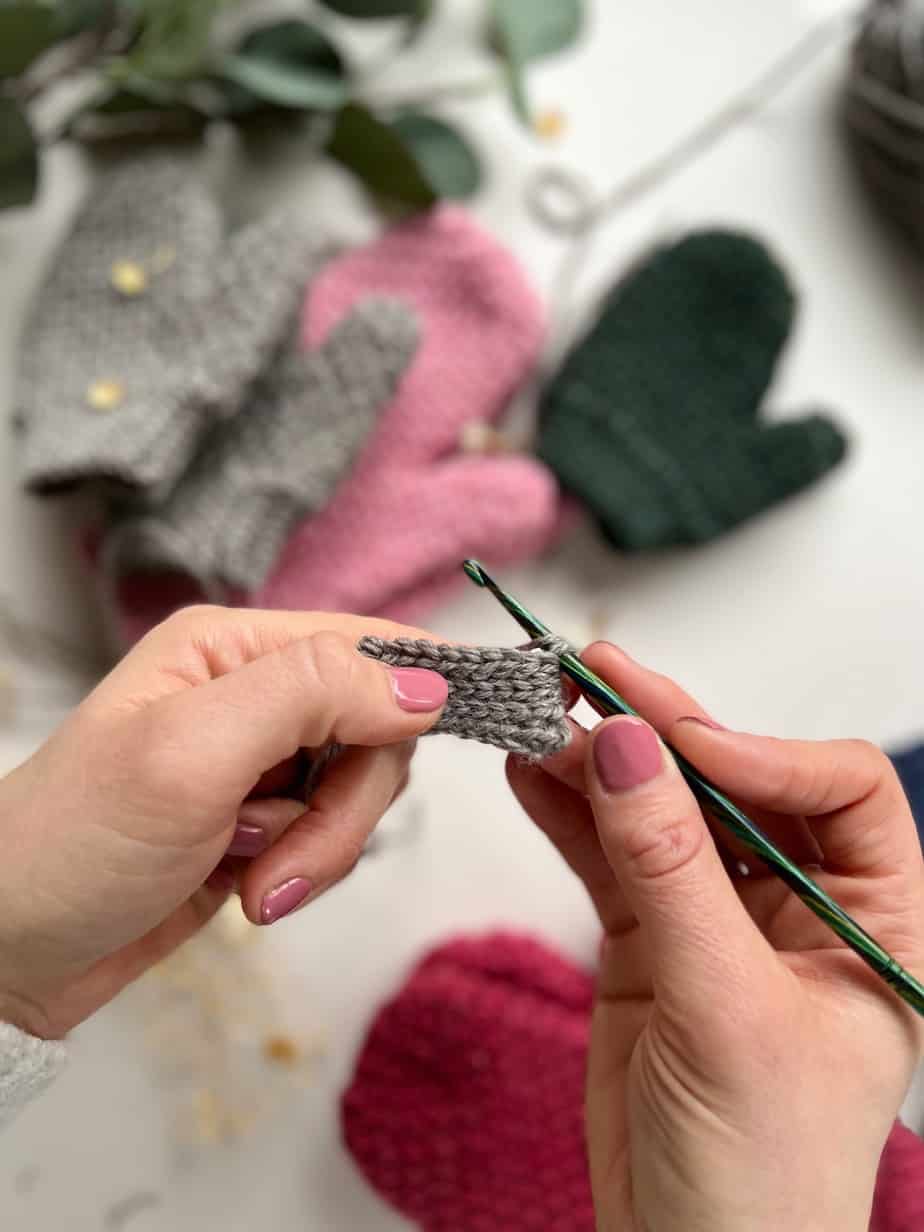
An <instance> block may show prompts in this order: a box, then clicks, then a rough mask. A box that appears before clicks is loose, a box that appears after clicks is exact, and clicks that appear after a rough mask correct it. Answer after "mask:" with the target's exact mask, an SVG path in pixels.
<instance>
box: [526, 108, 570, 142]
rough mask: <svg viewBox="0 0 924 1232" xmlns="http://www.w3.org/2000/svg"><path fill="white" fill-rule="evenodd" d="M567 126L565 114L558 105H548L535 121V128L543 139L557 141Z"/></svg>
mask: <svg viewBox="0 0 924 1232" xmlns="http://www.w3.org/2000/svg"><path fill="white" fill-rule="evenodd" d="M567 127H568V121H567V120H566V119H565V114H564V112H563V111H561V110H559V108H558V107H547V108H546V110H545V111H540V112H539V114H538V115H537V116H536V118H535V120H534V121H533V128H534V129H535V131H536V134H537V136H539V137H541V138H542V139H543V141H557V140H558V138H559V137H560V136H561V135H562V133H563V132H564V131H565V129H566V128H567Z"/></svg>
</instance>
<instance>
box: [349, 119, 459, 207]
mask: <svg viewBox="0 0 924 1232" xmlns="http://www.w3.org/2000/svg"><path fill="white" fill-rule="evenodd" d="M328 151H329V153H330V154H331V155H332V157H334V158H336V159H337V161H338V162H340V163H342V164H343V165H344V166H345V167H348V168H349V169H350V170H351V171H352V172H353V173H354V174H355V175H357V176H358V177H359V178H360V179H361V180H362V181H363V183H364V184H365V185H366V187H367V188H368V189H369V191H370V192H371V193H372V194H373V196H376V197H379V198H381V199H382V200H383V201H386V202H390V203H394V204H398V205H403V206H410V207H412V208H415V209H426V208H427V207H428V206H431V205H433V204H434V203H435V202H436V200H437V199H438V194H437V192H436V191H435V190H434V188H433V185H432V184H431V183H430V181H429V180H428V179H427V177H426V175H425V174H424V172H423V171H422V170H421V167H420V165H419V163H418V161H417V159H416V158H415V157H414V155H413V153H412V152H411V150H410V149H409V147H408V146H407V144H406V143H405V142H404V141H403V140H402V138H401V137H400V136H399V134H398V133H397V132H396V131H395V129H394V128H393V127H392V126H391V125H388V124H385V123H383V122H382V121H381V120H379V119H378V118H377V117H376V116H374V115H373V114H372V112H371V111H369V109H368V108H367V107H363V106H362V105H361V104H359V103H349V104H348V105H347V106H346V107H344V108H343V110H342V111H341V112H340V114H339V115H338V116H337V123H336V125H335V126H334V131H333V133H332V135H331V139H330V142H329V143H328Z"/></svg>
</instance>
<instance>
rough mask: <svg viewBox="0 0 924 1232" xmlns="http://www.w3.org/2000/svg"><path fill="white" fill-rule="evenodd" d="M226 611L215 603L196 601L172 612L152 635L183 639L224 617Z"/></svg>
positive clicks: (171, 639)
mask: <svg viewBox="0 0 924 1232" xmlns="http://www.w3.org/2000/svg"><path fill="white" fill-rule="evenodd" d="M225 611H226V609H225V608H223V607H219V606H218V605H217V604H214V603H194V604H192V605H191V606H189V607H183V608H180V610H179V611H177V612H172V613H171V614H170V615H169V616H167V617H166V619H164V620H162V621H161V622H160V624H159V625H156V626H155V628H154V629H152V630H151V634H150V636H151V637H157V638H165V639H169V640H170V641H173V640H176V639H179V640H183V639H184V638H188V637H189V636H190V634H195V633H201V632H202V630H203V629H207V628H209V627H210V626H212V625H214V624H215V623H216V622H218V621H219V620H221V619H222V618H223V616H224V614H225Z"/></svg>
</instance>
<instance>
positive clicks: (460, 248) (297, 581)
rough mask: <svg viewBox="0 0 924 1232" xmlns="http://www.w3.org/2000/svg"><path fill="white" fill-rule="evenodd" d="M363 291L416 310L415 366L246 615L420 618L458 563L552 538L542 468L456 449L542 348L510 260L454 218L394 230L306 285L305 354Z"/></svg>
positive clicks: (461, 216) (555, 506)
mask: <svg viewBox="0 0 924 1232" xmlns="http://www.w3.org/2000/svg"><path fill="white" fill-rule="evenodd" d="M369 294H375V295H387V296H394V297H396V298H398V299H400V300H403V301H404V302H406V303H407V304H408V305H409V306H410V307H411V308H412V309H413V311H414V312H415V314H416V316H417V319H418V321H419V324H420V344H419V346H418V350H417V354H416V356H415V358H414V362H413V363H412V365H411V367H410V368H409V370H408V372H407V374H406V376H405V379H404V381H403V382H402V384H401V388H400V390H399V391H398V395H397V397H396V398H395V399H394V400H393V401H392V403H391V405H390V406H389V407H388V408H387V409H386V410H385V412H384V414H383V416H382V417H381V418H380V419H379V421H378V424H377V426H376V428H375V430H374V432H373V434H372V436H371V437H370V440H369V442H368V443H367V445H366V448H365V449H364V451H363V453H362V455H361V457H360V459H359V461H358V463H357V465H356V467H355V468H354V470H353V471H352V473H351V474H350V475H349V476H348V477H347V479H346V480H345V481H344V482H343V483H342V484H341V485H340V487H339V488H338V489H337V491H336V492H335V493H334V497H333V499H332V501H331V503H330V504H329V505H328V507H327V508H326V509H325V510H324V512H323V513H321V514H319V515H317V516H315V517H311V518H308V519H306V520H305V521H304V522H302V524H301V525H300V526H299V527H298V528H297V529H296V531H295V532H294V534H293V536H292V537H291V539H290V540H289V543H288V546H287V548H286V549H285V550H284V552H283V554H282V557H281V559H280V561H279V563H278V565H277V567H276V568H275V570H274V571H273V573H272V574H271V575H270V576H269V578H268V579H267V581H266V583H265V584H264V585H263V586H262V587H261V588H260V589H259V590H257V591H256V592H255V593H254V594H253V596H252V597H251V600H250V601H251V602H252V603H253V605H255V606H258V607H274V608H280V607H281V608H302V607H312V608H320V609H322V610H324V609H327V610H332V611H338V610H342V611H351V612H360V613H365V614H375V615H388V616H392V617H394V618H397V619H407V618H408V617H409V616H411V615H413V616H416V617H419V616H420V614H421V613H422V612H423V611H424V610H425V609H426V608H428V607H429V606H431V605H432V604H433V603H434V602H435V601H436V600H437V599H439V598H441V597H442V595H443V594H444V593H445V590H446V589H447V586H449V585H451V584H452V582H453V581H454V580H455V579H456V578H457V577H461V574H460V572H459V563H460V561H461V560H462V559H463V558H464V557H466V556H480V557H483V558H484V559H485V560H486V561H489V562H493V563H494V564H509V563H513V562H516V561H520V560H524V559H526V558H529V557H531V556H534V555H536V554H538V553H539V552H541V551H542V550H543V549H544V548H545V547H546V546H548V545H549V543H550V542H551V541H552V540H553V538H554V537H555V535H556V533H557V531H558V527H559V518H560V506H559V498H558V489H557V484H556V482H555V480H554V479H553V477H552V475H551V472H550V471H548V470H547V469H546V468H545V467H544V466H543V465H542V464H541V463H539V462H538V461H536V460H534V459H532V458H527V457H518V456H513V455H510V454H507V455H494V456H484V455H479V456H475V455H472V454H465V453H464V452H462V449H461V436H462V432H463V429H464V428H465V427H466V425H469V424H472V423H473V422H479V421H480V422H484V423H489V422H492V421H494V420H496V419H497V418H498V417H499V416H500V415H501V414H502V412H503V411H504V409H505V408H506V407H507V405H508V403H509V401H510V398H511V396H512V395H513V394H514V393H515V392H516V390H517V388H518V387H519V386H520V385H521V384H522V382H523V380H524V378H525V377H526V376H527V374H528V373H529V372H530V370H531V369H532V367H533V365H534V364H535V362H536V359H537V357H538V353H539V348H540V345H541V342H542V334H543V327H542V319H541V310H540V306H539V303H538V301H537V299H536V297H535V295H534V294H533V292H532V290H531V289H530V287H529V286H528V285H527V283H526V280H525V278H524V276H523V273H522V271H521V270H520V268H519V266H518V265H517V263H516V262H515V260H514V259H513V257H512V256H511V255H510V253H509V252H507V251H506V249H504V248H503V247H502V246H501V245H500V244H499V243H498V242H497V241H496V240H495V239H493V238H492V237H490V236H489V235H487V234H486V233H485V232H483V231H482V230H481V229H480V228H479V227H478V226H477V225H476V224H475V223H474V222H473V221H472V219H471V218H470V217H469V215H468V214H466V213H465V212H464V211H463V210H461V209H459V208H457V207H453V208H446V209H440V210H437V211H435V212H433V213H430V214H427V215H424V216H421V217H418V218H415V219H413V220H412V221H410V222H407V223H404V224H402V225H400V226H397V227H394V228H393V229H391V230H390V231H389V232H387V233H386V234H385V235H384V236H383V237H382V238H380V239H379V240H377V241H376V242H375V243H373V244H371V245H370V246H368V247H366V248H361V249H358V250H354V251H353V252H351V253H349V254H347V255H346V256H344V257H342V258H341V259H339V260H335V261H334V262H332V263H331V264H330V265H329V266H328V267H327V268H326V269H325V270H324V271H323V272H322V274H321V275H320V277H319V278H318V279H317V280H316V281H315V283H314V284H313V285H312V287H311V291H310V293H309V295H308V298H307V302H306V305H305V314H304V328H305V336H306V338H307V340H308V342H309V343H310V344H311V345H318V344H319V343H320V341H321V340H322V339H323V338H324V337H326V336H327V334H328V332H329V331H330V330H331V329H332V328H333V327H334V326H335V325H336V323H337V322H338V321H339V320H340V319H341V318H342V317H343V316H344V315H345V314H346V313H347V312H349V311H350V308H351V306H352V305H353V304H354V303H355V302H356V300H357V298H359V297H360V296H362V295H369Z"/></svg>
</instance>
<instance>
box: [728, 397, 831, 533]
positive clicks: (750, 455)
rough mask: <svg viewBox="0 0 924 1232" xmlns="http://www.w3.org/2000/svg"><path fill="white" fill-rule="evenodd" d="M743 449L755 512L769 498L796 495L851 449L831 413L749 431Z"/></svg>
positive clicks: (824, 473) (758, 510)
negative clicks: (830, 415)
mask: <svg viewBox="0 0 924 1232" xmlns="http://www.w3.org/2000/svg"><path fill="white" fill-rule="evenodd" d="M742 448H743V450H744V451H745V454H746V457H747V463H748V465H747V467H746V470H745V473H746V474H747V475H748V476H749V477H750V480H749V482H750V483H751V485H752V491H753V493H754V497H753V499H754V501H755V503H756V506H757V507H756V508H755V512H760V510H761V509H762V508H763V507H764V506H765V505H766V503H767V498H768V497H770V498H776V499H777V500H779V499H782V498H783V497H787V496H792V495H795V493H797V492H801V491H802V489H803V488H807V487H808V486H809V485H810V484H812V483H814V482H815V480H816V479H820V478H821V477H822V476H823V475H826V474H827V473H828V471H830V470H832V469H833V468H834V467H835V466H837V464H838V463H839V462H840V461H841V459H842V458H843V457H844V455H845V454H846V452H847V438H846V437H845V436H844V434H843V432H842V431H841V430H840V428H839V427H838V426H837V424H835V423H834V421H833V420H831V419H829V418H828V416H827V415H806V416H804V417H803V418H802V419H789V420H784V421H782V422H780V423H774V424H769V425H767V426H764V425H761V426H760V427H759V428H758V429H757V431H756V432H754V433H748V434H746V438H745V440H744V441H743V442H742Z"/></svg>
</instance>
